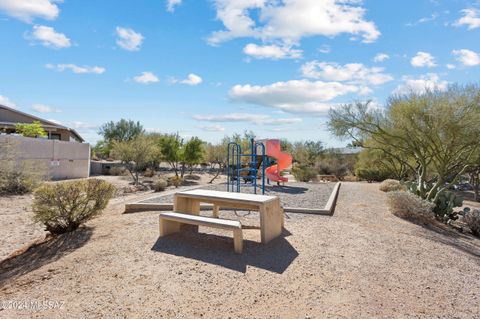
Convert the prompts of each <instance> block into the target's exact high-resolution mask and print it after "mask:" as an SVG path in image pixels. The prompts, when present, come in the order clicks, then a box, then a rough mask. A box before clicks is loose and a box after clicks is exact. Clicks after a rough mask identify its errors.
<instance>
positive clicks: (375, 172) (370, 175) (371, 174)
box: [355, 168, 391, 183]
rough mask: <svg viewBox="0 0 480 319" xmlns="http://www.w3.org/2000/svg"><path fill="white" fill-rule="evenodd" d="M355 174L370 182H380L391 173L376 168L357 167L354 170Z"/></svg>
mask: <svg viewBox="0 0 480 319" xmlns="http://www.w3.org/2000/svg"><path fill="white" fill-rule="evenodd" d="M355 175H356V176H357V177H358V178H359V179H360V180H363V181H367V182H369V183H371V182H382V181H384V180H386V179H387V178H389V177H391V174H390V173H388V172H386V171H383V170H380V169H377V168H359V169H357V170H356V171H355Z"/></svg>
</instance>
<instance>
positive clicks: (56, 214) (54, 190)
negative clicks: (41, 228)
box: [33, 179, 115, 234]
mask: <svg viewBox="0 0 480 319" xmlns="http://www.w3.org/2000/svg"><path fill="white" fill-rule="evenodd" d="M114 193H115V187H114V186H113V185H111V184H110V183H107V182H106V181H103V180H100V179H88V180H80V181H70V182H60V183H51V184H44V185H42V186H41V187H39V188H38V189H37V190H36V191H35V193H34V201H33V212H34V217H33V219H34V220H35V221H36V222H40V223H43V224H44V225H45V227H46V230H47V231H49V232H50V233H52V234H62V233H66V232H70V231H73V230H75V229H77V228H78V227H79V226H80V225H81V224H82V223H84V222H86V221H87V220H89V219H92V218H93V217H95V216H97V215H99V214H100V213H101V212H102V210H103V209H105V207H106V206H107V204H108V201H109V200H110V199H111V198H112V197H113V195H114Z"/></svg>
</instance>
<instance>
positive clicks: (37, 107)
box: [32, 104, 60, 113]
mask: <svg viewBox="0 0 480 319" xmlns="http://www.w3.org/2000/svg"><path fill="white" fill-rule="evenodd" d="M32 110H34V111H36V112H39V113H54V112H55V113H58V112H60V110H57V109H55V108H53V107H51V106H48V105H45V104H33V105H32Z"/></svg>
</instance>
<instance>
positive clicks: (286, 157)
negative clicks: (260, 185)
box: [265, 140, 292, 182]
mask: <svg viewBox="0 0 480 319" xmlns="http://www.w3.org/2000/svg"><path fill="white" fill-rule="evenodd" d="M265 146H266V149H267V156H270V157H273V158H275V159H276V160H277V164H275V165H272V166H269V167H267V169H266V170H265V175H266V176H267V178H268V179H269V180H271V181H273V182H288V178H285V177H283V176H281V175H280V173H281V172H282V171H283V170H285V169H287V168H289V167H290V166H292V155H290V154H288V153H282V152H281V151H280V141H279V140H267V142H266V145H265Z"/></svg>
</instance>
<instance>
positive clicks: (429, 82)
mask: <svg viewBox="0 0 480 319" xmlns="http://www.w3.org/2000/svg"><path fill="white" fill-rule="evenodd" d="M447 87H448V82H447V81H441V80H440V78H439V76H438V75H437V74H435V73H429V74H426V75H422V76H420V78H416V79H414V78H411V77H408V76H405V77H403V83H402V84H400V85H399V86H398V87H397V88H396V89H395V90H394V91H393V93H394V94H409V93H412V92H413V93H418V94H421V93H424V92H425V91H427V90H434V89H437V90H441V91H443V90H445V89H447Z"/></svg>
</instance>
